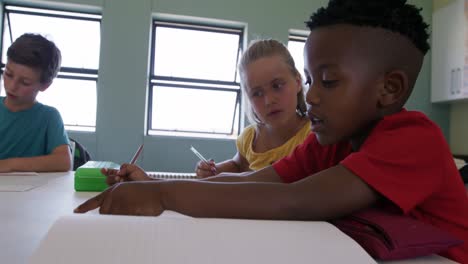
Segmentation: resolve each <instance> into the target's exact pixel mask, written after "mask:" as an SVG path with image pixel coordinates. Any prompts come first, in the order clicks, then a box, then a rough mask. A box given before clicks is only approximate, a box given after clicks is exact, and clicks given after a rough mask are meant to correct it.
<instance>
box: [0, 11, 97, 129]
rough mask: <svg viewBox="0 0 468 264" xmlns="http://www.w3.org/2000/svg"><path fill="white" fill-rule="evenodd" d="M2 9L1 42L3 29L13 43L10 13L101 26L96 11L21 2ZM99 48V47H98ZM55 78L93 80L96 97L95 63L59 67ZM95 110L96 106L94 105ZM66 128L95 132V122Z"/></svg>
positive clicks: (2, 64) (0, 67) (1, 65)
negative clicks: (72, 9) (87, 65)
mask: <svg viewBox="0 0 468 264" xmlns="http://www.w3.org/2000/svg"><path fill="white" fill-rule="evenodd" d="M24 9H26V10H24ZM2 11H3V20H2V32H1V34H2V35H1V41H2V44H3V42H4V39H3V37H4V36H5V30H7V32H8V37H9V39H10V43H13V41H14V39H13V33H12V26H11V19H10V14H11V13H15V14H23V15H33V16H42V17H51V18H64V19H75V20H84V21H94V22H98V23H99V27H101V26H102V15H101V14H100V13H98V12H90V11H70V10H65V9H59V8H53V7H52V8H44V7H36V6H29V5H21V4H10V3H3V4H2ZM77 14H78V15H77ZM5 21H6V23H5ZM4 48H7V47H3V45H2V47H1V49H0V54H1V55H0V56H2V55H3V49H4ZM99 48H100V47H99ZM1 60H3V56H2V58H1V59H0V74H3V72H4V70H5V66H6V64H5V63H6V61H5V62H3V61H1ZM55 79H69V80H85V81H94V82H95V83H96V97H97V89H98V79H99V65H97V69H90V68H77V67H63V66H62V67H60V69H59V72H58V74H57V77H55ZM96 99H97V98H96ZM96 111H97V107H96ZM64 126H65V129H66V130H72V131H85V132H95V131H96V123H95V125H94V126H89V125H71V124H65V123H64Z"/></svg>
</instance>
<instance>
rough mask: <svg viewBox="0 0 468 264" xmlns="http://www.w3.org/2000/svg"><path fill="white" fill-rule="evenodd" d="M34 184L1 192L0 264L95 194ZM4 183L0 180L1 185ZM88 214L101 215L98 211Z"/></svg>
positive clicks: (49, 179)
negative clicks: (29, 187)
mask: <svg viewBox="0 0 468 264" xmlns="http://www.w3.org/2000/svg"><path fill="white" fill-rule="evenodd" d="M27 177H38V178H35V179H34V181H36V182H37V181H38V180H39V181H43V183H42V184H37V187H35V188H32V189H30V190H28V191H10V192H5V191H0V200H1V201H2V202H1V203H0V219H2V224H1V225H0V260H1V262H2V263H9V264H15V263H27V260H28V258H29V256H31V255H32V253H33V252H34V251H35V250H36V248H37V247H38V246H39V243H40V242H41V240H42V239H43V238H44V237H45V235H46V234H47V232H48V230H49V229H50V227H51V226H52V224H53V223H54V222H55V221H56V220H57V219H59V218H60V217H62V216H65V215H70V214H73V209H74V208H75V207H77V206H78V205H79V204H81V203H82V202H84V201H86V200H87V199H88V198H90V197H93V196H94V195H96V193H95V192H75V191H74V188H73V178H74V172H73V171H70V172H66V173H40V174H39V176H27ZM1 184H2V180H1V178H0V185H1ZM88 214H98V212H97V210H94V211H91V212H89V213H88ZM379 263H386V264H390V263H391V264H418V263H427V264H431V263H454V262H453V261H450V260H448V259H445V258H443V257H440V256H438V255H432V256H428V257H423V258H418V259H410V260H402V261H387V262H379Z"/></svg>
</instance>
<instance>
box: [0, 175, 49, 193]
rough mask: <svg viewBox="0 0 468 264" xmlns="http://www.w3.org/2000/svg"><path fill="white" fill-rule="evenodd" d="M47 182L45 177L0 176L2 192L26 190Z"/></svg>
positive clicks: (0, 190) (0, 189)
mask: <svg viewBox="0 0 468 264" xmlns="http://www.w3.org/2000/svg"><path fill="white" fill-rule="evenodd" d="M46 183H47V179H46V178H43V177H35V176H33V177H31V176H17V175H16V176H12V175H11V174H10V175H8V176H0V192H24V191H29V190H31V189H34V188H36V187H39V186H42V185H44V184H46Z"/></svg>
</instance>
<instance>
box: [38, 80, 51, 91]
mask: <svg viewBox="0 0 468 264" xmlns="http://www.w3.org/2000/svg"><path fill="white" fill-rule="evenodd" d="M51 84H52V82H48V83H41V87H39V91H41V92H43V91H45V90H47V88H49V86H50V85H51Z"/></svg>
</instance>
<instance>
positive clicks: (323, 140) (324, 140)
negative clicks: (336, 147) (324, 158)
mask: <svg viewBox="0 0 468 264" xmlns="http://www.w3.org/2000/svg"><path fill="white" fill-rule="evenodd" d="M315 137H316V138H317V141H318V143H320V145H322V146H326V145H331V144H335V143H337V142H338V140H336V139H334V138H331V137H328V136H326V135H323V134H320V133H315Z"/></svg>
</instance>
